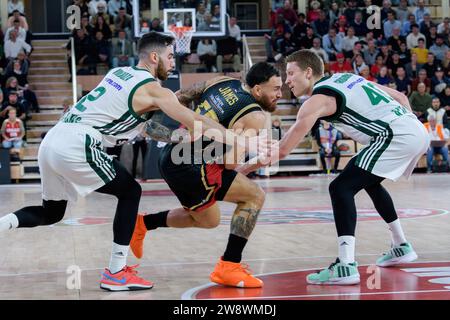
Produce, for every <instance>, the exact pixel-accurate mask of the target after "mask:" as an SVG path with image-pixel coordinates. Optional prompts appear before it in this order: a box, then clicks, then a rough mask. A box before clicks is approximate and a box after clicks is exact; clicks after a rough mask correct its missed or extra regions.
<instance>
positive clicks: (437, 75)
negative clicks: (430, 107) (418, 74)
mask: <svg viewBox="0 0 450 320" xmlns="http://www.w3.org/2000/svg"><path fill="white" fill-rule="evenodd" d="M448 84H450V78H448V77H446V76H445V75H444V70H443V69H442V68H441V67H437V68H436V71H435V72H434V76H433V77H432V78H431V94H433V95H438V94H440V93H441V92H442V91H443V90H444V89H445V88H446V87H447V85H448Z"/></svg>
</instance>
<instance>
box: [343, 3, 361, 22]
mask: <svg viewBox="0 0 450 320" xmlns="http://www.w3.org/2000/svg"><path fill="white" fill-rule="evenodd" d="M356 5H357V2H356V0H349V1H348V3H347V9H345V11H344V15H345V18H346V19H347V21H348V22H350V21H353V20H355V15H356V11H358V8H357V7H356Z"/></svg>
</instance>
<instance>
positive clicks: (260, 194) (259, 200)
mask: <svg viewBox="0 0 450 320" xmlns="http://www.w3.org/2000/svg"><path fill="white" fill-rule="evenodd" d="M255 186H256V187H255V198H254V201H255V202H256V204H257V205H258V207H262V206H263V205H264V202H265V201H266V193H265V192H264V190H263V189H262V188H261V187H260V186H258V185H255Z"/></svg>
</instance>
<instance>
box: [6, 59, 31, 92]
mask: <svg viewBox="0 0 450 320" xmlns="http://www.w3.org/2000/svg"><path fill="white" fill-rule="evenodd" d="M5 75H6V77H7V78H10V77H14V78H16V79H17V81H18V84H19V86H21V87H24V86H25V85H26V84H27V83H28V81H27V74H25V73H23V72H22V64H21V62H20V60H19V59H16V60H14V61H11V62H10V63H9V64H8V66H7V67H6V73H5Z"/></svg>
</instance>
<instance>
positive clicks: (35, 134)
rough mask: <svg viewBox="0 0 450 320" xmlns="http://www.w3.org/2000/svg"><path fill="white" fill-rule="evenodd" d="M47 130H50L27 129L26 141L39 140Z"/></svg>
mask: <svg viewBox="0 0 450 320" xmlns="http://www.w3.org/2000/svg"><path fill="white" fill-rule="evenodd" d="M48 130H50V129H44V128H42V129H28V130H27V141H28V139H41V135H42V134H43V133H45V132H47V131H48ZM41 140H42V139H41ZM30 142H31V141H30ZM39 142H40V141H39Z"/></svg>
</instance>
